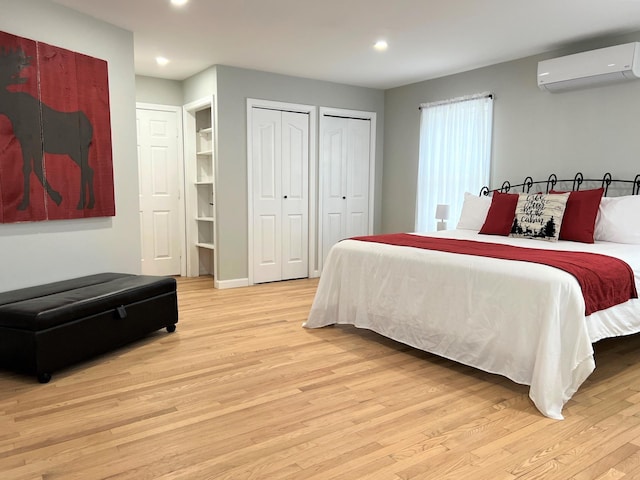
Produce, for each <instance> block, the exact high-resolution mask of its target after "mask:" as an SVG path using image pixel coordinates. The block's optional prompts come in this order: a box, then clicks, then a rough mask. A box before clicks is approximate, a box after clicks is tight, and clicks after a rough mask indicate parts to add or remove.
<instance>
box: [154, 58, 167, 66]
mask: <svg viewBox="0 0 640 480" xmlns="http://www.w3.org/2000/svg"><path fill="white" fill-rule="evenodd" d="M156 63H157V64H158V65H160V66H161V67H164V66H165V65H166V64H167V63H169V59H168V58H164V57H156Z"/></svg>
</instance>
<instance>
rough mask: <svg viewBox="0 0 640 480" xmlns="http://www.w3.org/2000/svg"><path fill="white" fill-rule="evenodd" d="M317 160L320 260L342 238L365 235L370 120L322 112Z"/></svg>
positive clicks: (367, 206)
mask: <svg viewBox="0 0 640 480" xmlns="http://www.w3.org/2000/svg"><path fill="white" fill-rule="evenodd" d="M321 130H322V147H321V148H322V151H321V160H320V161H321V163H320V170H321V171H320V176H321V183H322V187H321V192H320V194H321V196H322V199H321V203H322V218H321V222H322V226H321V229H322V258H323V263H324V259H326V257H327V254H328V253H329V250H330V249H331V247H332V246H333V245H334V244H336V243H337V242H339V241H340V240H343V239H345V238H350V237H355V236H359V235H368V234H369V233H370V232H369V181H370V178H369V172H370V162H371V155H370V148H371V147H370V145H371V122H370V121H369V120H363V119H357V118H346V117H338V116H330V115H324V116H323V117H322V127H321Z"/></svg>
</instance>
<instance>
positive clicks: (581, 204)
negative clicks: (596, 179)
mask: <svg viewBox="0 0 640 480" xmlns="http://www.w3.org/2000/svg"><path fill="white" fill-rule="evenodd" d="M549 193H564V192H560V191H556V190H551V191H550V192H549ZM603 194H604V188H595V189H593V190H578V191H575V192H570V193H569V200H567V207H566V208H565V211H564V217H562V225H561V226H560V240H571V241H573V242H582V243H593V232H594V230H595V225H596V216H597V215H598V208H599V207H600V199H602V195H603Z"/></svg>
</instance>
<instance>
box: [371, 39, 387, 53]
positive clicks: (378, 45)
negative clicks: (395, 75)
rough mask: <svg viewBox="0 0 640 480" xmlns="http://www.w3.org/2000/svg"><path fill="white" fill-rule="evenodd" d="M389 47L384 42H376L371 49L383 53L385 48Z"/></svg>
mask: <svg viewBox="0 0 640 480" xmlns="http://www.w3.org/2000/svg"><path fill="white" fill-rule="evenodd" d="M388 47H389V45H388V44H387V42H386V41H384V40H378V41H377V42H376V43H375V44H374V45H373V48H375V49H376V50H378V51H379V52H384V51H385V50H386V49H387V48H388Z"/></svg>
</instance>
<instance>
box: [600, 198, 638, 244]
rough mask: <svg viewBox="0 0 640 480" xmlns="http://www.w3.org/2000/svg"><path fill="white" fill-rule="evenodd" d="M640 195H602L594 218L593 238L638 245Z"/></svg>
mask: <svg viewBox="0 0 640 480" xmlns="http://www.w3.org/2000/svg"><path fill="white" fill-rule="evenodd" d="M638 212H640V195H626V196H623V197H604V198H603V199H602V200H601V201H600V210H599V211H598V217H597V219H596V228H595V235H594V236H595V239H596V240H601V241H603V242H616V243H631V244H639V245H640V222H639V221H638V220H637V219H638Z"/></svg>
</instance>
